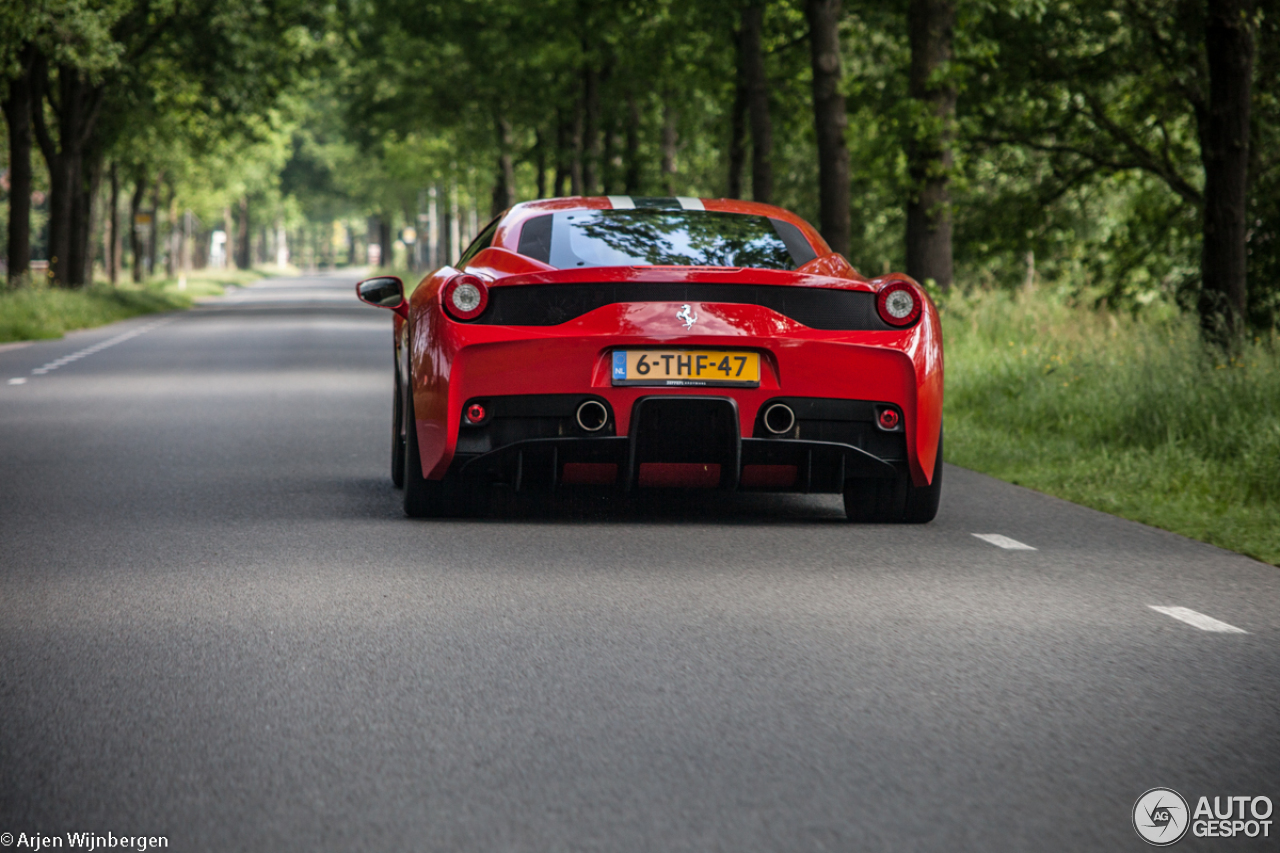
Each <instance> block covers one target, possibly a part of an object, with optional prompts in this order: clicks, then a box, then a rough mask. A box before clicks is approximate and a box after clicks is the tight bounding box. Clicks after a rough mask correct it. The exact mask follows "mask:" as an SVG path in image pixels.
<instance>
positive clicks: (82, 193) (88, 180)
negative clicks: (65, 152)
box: [67, 151, 102, 287]
mask: <svg viewBox="0 0 1280 853" xmlns="http://www.w3.org/2000/svg"><path fill="white" fill-rule="evenodd" d="M78 183H79V186H77V187H76V193H75V196H74V197H73V199H72V201H73V205H74V207H73V208H72V211H71V245H70V249H71V254H70V256H69V266H68V269H67V273H68V283H69V284H70V285H71V286H73V287H83V286H85V285H88V284H93V254H94V252H93V247H94V244H95V242H96V241H95V240H94V239H93V234H94V231H96V230H97V227H96V223H95V221H94V216H93V214H94V210H95V208H96V204H95V203H94V202H95V201H96V199H97V197H98V188H99V187H100V186H101V185H102V155H101V154H99V153H98V152H97V151H91V152H86V154H85V155H84V157H83V159H82V160H81V173H80V179H79V182H78Z"/></svg>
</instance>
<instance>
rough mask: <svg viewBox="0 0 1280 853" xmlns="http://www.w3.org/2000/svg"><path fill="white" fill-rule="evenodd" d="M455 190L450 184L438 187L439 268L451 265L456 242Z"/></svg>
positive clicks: (456, 209) (456, 211) (456, 203)
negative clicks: (439, 220)
mask: <svg viewBox="0 0 1280 853" xmlns="http://www.w3.org/2000/svg"><path fill="white" fill-rule="evenodd" d="M456 194H457V188H456V187H454V186H452V185H451V184H442V185H441V187H440V219H441V223H440V262H439V264H438V265H439V266H445V265H446V264H452V263H453V261H454V257H455V253H456V252H457V246H458V242H457V241H456V240H455V239H454V238H453V234H454V228H456V227H457V226H456V225H455V224H454V223H455V222H457V220H458V202H457V198H456Z"/></svg>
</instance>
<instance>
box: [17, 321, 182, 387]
mask: <svg viewBox="0 0 1280 853" xmlns="http://www.w3.org/2000/svg"><path fill="white" fill-rule="evenodd" d="M173 319H174V318H172V317H166V318H165V319H163V320H156V321H155V322H154V323H148V324H147V325H145V326H139V327H138V328H136V329H131V330H130V331H127V332H125V333H124V334H120V335H116V336H115V337H114V338H108V339H107V340H105V341H98V343H96V344H94V345H93V346H91V347H85V348H84V349H82V350H80V351H79V352H73V353H71V354H70V355H64V356H63V357H62V358H59V359H55V360H53V361H50V362H48V363H46V364H42V365H40V366H39V367H37V368H36V369H34V370H32V371H31V375H32V376H44V375H45V374H46V373H49V372H50V371H53V370H57V369H58V368H59V367H65V366H66V365H68V364H71V363H72V362H73V361H76V360H77V359H81V358H84V357H85V356H86V355H93V354H94V353H96V352H101V351H102V350H104V349H106V348H107V347H113V346H115V345H116V344H122V343H124V342H125V341H127V340H130V339H131V338H136V337H137V336H138V335H145V334H146V333H147V332H149V331H151V330H152V329H156V328H159V327H160V326H163V325H164V324H165V323H169V322H172V321H173ZM26 381H27V380H26V379H24V378H22V377H15V378H13V379H10V380H9V384H10V385H24V384H26Z"/></svg>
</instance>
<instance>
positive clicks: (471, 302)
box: [444, 273, 489, 320]
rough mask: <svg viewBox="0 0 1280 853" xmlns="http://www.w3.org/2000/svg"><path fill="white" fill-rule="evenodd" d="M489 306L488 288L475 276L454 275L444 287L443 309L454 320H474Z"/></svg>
mask: <svg viewBox="0 0 1280 853" xmlns="http://www.w3.org/2000/svg"><path fill="white" fill-rule="evenodd" d="M488 305H489V288H488V287H487V286H486V285H485V283H484V279H482V278H480V277H479V276H475V275H468V274H466V273H463V274H462V275H456V276H454V277H453V278H451V279H449V283H448V284H446V285H445V286H444V307H445V310H446V311H448V312H449V314H450V315H452V316H453V317H454V318H455V319H458V320H474V319H475V318H477V317H479V316H480V315H481V314H483V313H484V309H485V308H487V307H488Z"/></svg>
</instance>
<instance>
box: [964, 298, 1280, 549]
mask: <svg viewBox="0 0 1280 853" xmlns="http://www.w3.org/2000/svg"><path fill="white" fill-rule="evenodd" d="M943 327H944V335H945V337H946V346H947V398H946V425H947V456H948V461H950V462H954V463H956V464H957V465H962V466H964V467H966V468H973V469H975V470H978V471H982V472H984V473H987V474H991V475H993V476H996V477H999V478H1001V479H1004V480H1008V481H1010V482H1014V483H1018V484H1020V485H1023V486H1029V487H1030V488H1033V489H1036V490H1038V491H1042V492H1046V493H1048V494H1052V495H1057V496H1058V497H1062V498H1065V499H1067V500H1070V501H1073V502H1075V503H1080V504H1084V505H1085V506H1090V507H1094V508H1095V509H1100V510H1103V511H1105V512H1110V513H1114V514H1116V515H1119V516H1123V517H1125V518H1130V519H1133V520H1134V521H1140V522H1143V523H1146V524H1150V525H1153V526H1156V527H1161V528H1164V529H1166V530H1171V531H1174V532H1176V533H1181V534H1183V535H1185V536H1189V537H1192V538H1195V539H1199V540H1202V541H1204V542H1210V543H1212V544H1214V545H1218V546H1221V547H1223V548H1228V549H1231V550H1233V551H1239V552H1241V553H1244V554H1248V555H1249V556H1252V557H1254V558H1256V559H1259V560H1263V561H1265V562H1268V563H1272V564H1274V565H1280V340H1278V339H1276V338H1275V337H1274V336H1273V337H1271V338H1269V339H1265V340H1263V339H1256V340H1253V341H1251V342H1249V343H1247V344H1245V345H1244V346H1243V348H1242V349H1241V351H1240V352H1239V353H1238V354H1237V355H1236V356H1235V357H1233V358H1227V357H1225V356H1223V355H1221V354H1220V353H1218V352H1216V351H1211V350H1207V349H1206V348H1205V347H1204V346H1203V345H1202V344H1201V343H1200V341H1199V337H1198V335H1197V330H1196V325H1195V322H1194V318H1190V317H1185V316H1181V315H1178V314H1177V313H1176V312H1174V311H1171V310H1168V309H1164V308H1160V307H1154V308H1151V309H1148V310H1147V311H1146V313H1144V314H1142V315H1140V316H1137V317H1132V316H1128V315H1118V314H1114V313H1110V312H1104V311H1090V310H1086V309H1081V308H1077V307H1072V306H1070V305H1068V304H1065V303H1064V302H1063V301H1062V300H1060V299H1057V298H1056V297H1054V296H1052V295H1050V294H1046V293H1043V292H1032V293H1019V294H1009V293H1002V292H985V293H974V294H955V295H952V296H949V297H948V298H947V299H945V300H944V305H943Z"/></svg>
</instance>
